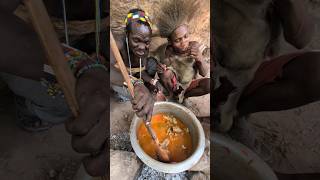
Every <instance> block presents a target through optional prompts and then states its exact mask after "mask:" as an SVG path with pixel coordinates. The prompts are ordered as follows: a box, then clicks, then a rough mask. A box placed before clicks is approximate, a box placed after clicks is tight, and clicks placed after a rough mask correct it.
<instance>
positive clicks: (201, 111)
mask: <svg viewBox="0 0 320 180" xmlns="http://www.w3.org/2000/svg"><path fill="white" fill-rule="evenodd" d="M183 105H184V106H186V107H187V108H188V109H190V110H191V111H192V112H193V113H194V114H195V115H196V116H197V117H209V116H210V94H207V95H204V96H198V97H190V98H187V99H186V100H185V101H184V103H183Z"/></svg>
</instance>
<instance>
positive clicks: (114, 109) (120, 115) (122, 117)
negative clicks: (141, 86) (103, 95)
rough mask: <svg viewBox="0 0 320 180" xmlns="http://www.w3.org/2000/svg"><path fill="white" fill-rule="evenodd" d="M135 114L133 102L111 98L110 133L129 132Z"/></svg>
mask: <svg viewBox="0 0 320 180" xmlns="http://www.w3.org/2000/svg"><path fill="white" fill-rule="evenodd" d="M133 115H134V112H133V110H132V105H131V103H130V102H129V101H128V102H121V103H120V102H117V101H116V100H115V98H112V97H111V98H110V134H111V135H113V134H117V133H121V132H129V128H130V123H131V119H132V117H133Z"/></svg>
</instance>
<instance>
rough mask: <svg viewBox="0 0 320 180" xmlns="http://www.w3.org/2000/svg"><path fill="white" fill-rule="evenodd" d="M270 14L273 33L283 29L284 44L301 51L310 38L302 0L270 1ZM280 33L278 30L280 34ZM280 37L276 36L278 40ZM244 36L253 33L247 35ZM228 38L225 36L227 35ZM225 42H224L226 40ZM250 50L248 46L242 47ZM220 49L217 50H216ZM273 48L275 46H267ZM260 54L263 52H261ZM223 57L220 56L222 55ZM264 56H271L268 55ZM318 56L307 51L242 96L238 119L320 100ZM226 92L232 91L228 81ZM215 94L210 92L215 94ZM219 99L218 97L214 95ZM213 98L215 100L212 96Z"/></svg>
mask: <svg viewBox="0 0 320 180" xmlns="http://www.w3.org/2000/svg"><path fill="white" fill-rule="evenodd" d="M273 5H274V6H273V7H272V8H273V10H274V11H273V12H274V13H275V14H273V15H275V17H276V18H277V19H275V20H280V24H279V25H280V26H277V25H276V22H275V21H272V22H271V24H270V28H271V30H273V31H272V32H279V31H278V29H273V28H281V29H282V30H283V35H284V38H285V40H286V41H287V42H289V43H290V44H292V45H293V46H295V47H296V48H298V49H300V48H303V47H305V46H306V45H307V44H308V43H309V42H310V40H311V38H312V35H313V23H312V19H311V18H310V17H309V16H308V14H307V9H306V4H305V2H304V1H302V0H276V1H273ZM280 32H281V31H280ZM278 35H279V34H275V36H276V37H277V36H278ZM247 36H252V34H250V33H247ZM226 37H228V35H226ZM254 38H260V37H254ZM225 40H227V39H225ZM243 46H245V47H250V46H252V44H251V45H249V44H248V45H243ZM218 48H219V47H218ZM268 48H276V47H268ZM267 51H268V49H267ZM260 53H263V52H260ZM221 55H223V53H222V54H221ZM267 56H270V55H269V54H267ZM319 62H320V53H318V52H309V53H306V54H303V55H301V56H298V57H296V58H294V59H293V60H291V61H290V62H289V63H288V64H286V65H285V66H284V67H283V73H282V77H281V78H277V79H276V80H275V82H273V83H268V84H265V85H263V86H262V87H260V88H258V89H256V90H255V91H254V93H252V94H250V95H248V96H245V97H244V96H243V97H242V98H241V99H240V101H239V103H238V111H239V113H240V116H242V115H248V114H251V113H254V112H261V111H280V110H287V109H291V108H295V107H298V106H302V105H305V104H308V103H311V102H314V101H318V100H319V99H320V94H319V92H320V86H319V84H320V78H319V77H320V69H319V68H320V64H319ZM225 84H229V86H228V87H227V90H228V92H230V90H232V85H231V86H230V81H229V82H228V81H226V82H225ZM215 94H216V93H213V95H215ZM217 96H218V95H217ZM213 99H216V98H215V97H213ZM277 176H278V178H279V180H305V179H310V180H311V179H319V178H320V176H319V174H280V173H278V174H277Z"/></svg>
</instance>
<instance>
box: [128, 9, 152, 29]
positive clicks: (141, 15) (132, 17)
mask: <svg viewBox="0 0 320 180" xmlns="http://www.w3.org/2000/svg"><path fill="white" fill-rule="evenodd" d="M136 20H138V21H142V22H145V23H147V24H148V25H149V26H150V27H151V21H150V18H149V15H148V13H145V12H144V11H142V10H139V11H137V12H134V13H129V14H128V15H127V17H126V19H125V20H124V22H125V24H126V26H128V24H130V23H131V22H133V21H136Z"/></svg>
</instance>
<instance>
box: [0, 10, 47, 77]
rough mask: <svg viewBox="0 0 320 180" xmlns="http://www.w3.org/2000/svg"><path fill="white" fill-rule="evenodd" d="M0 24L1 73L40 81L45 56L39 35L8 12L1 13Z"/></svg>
mask: <svg viewBox="0 0 320 180" xmlns="http://www.w3.org/2000/svg"><path fill="white" fill-rule="evenodd" d="M0 22H1V23H3V24H2V26H1V28H0V39H1V43H0V49H1V50H2V51H1V56H0V71H1V72H6V73H10V74H15V75H17V76H22V77H25V78H31V79H34V80H39V79H40V77H43V76H44V75H43V71H42V68H43V60H44V59H45V54H44V51H43V48H42V46H41V44H40V41H39V39H38V37H37V34H36V33H35V32H34V31H33V30H32V29H31V28H30V27H28V26H27V25H26V24H25V23H24V22H23V21H22V20H20V19H18V18H17V17H15V16H14V15H13V14H12V13H9V12H6V11H0Z"/></svg>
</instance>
